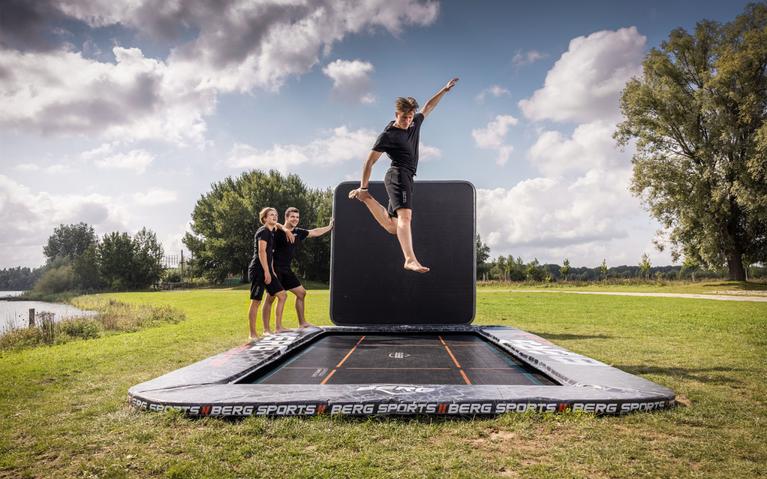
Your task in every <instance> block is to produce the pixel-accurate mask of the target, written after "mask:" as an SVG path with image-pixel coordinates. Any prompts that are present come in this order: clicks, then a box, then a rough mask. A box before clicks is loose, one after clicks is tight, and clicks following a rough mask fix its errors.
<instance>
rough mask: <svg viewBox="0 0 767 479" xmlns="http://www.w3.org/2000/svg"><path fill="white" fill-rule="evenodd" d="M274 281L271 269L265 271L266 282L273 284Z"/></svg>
mask: <svg viewBox="0 0 767 479" xmlns="http://www.w3.org/2000/svg"><path fill="white" fill-rule="evenodd" d="M271 282H272V275H271V274H269V271H264V284H271Z"/></svg>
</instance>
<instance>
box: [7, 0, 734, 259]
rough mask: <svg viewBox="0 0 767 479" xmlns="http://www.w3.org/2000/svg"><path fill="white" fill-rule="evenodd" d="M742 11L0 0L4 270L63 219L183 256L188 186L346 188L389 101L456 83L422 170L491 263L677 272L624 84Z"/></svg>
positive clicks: (718, 6)
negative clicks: (639, 181)
mask: <svg viewBox="0 0 767 479" xmlns="http://www.w3.org/2000/svg"><path fill="white" fill-rule="evenodd" d="M747 3H748V2H745V1H729V2H721V1H703V2H701V1H669V0H664V1H653V0H651V1H643V2H614V1H609V2H608V1H583V2H569V1H568V2H553V1H545V0H542V1H538V2H508V1H498V2H492V1H478V2H463V1H421V0H367V1H338V0H332V1H300V0H259V1H242V0H220V1H218V2H210V1H208V0H175V1H168V2H154V1H150V0H131V1H122V2H121V1H113V0H40V1H36V2H28V1H26V0H4V1H3V2H2V3H0V105H1V106H0V268H7V267H15V266H30V267H33V266H39V265H41V264H42V263H43V262H44V260H45V258H44V256H43V252H42V247H43V244H45V242H46V241H47V238H48V237H49V236H50V235H51V234H52V232H53V229H54V228H55V227H56V226H57V225H59V224H71V223H78V222H85V223H88V224H90V225H92V226H93V227H94V228H95V230H96V233H97V234H98V235H99V236H101V235H103V234H105V233H108V232H111V231H127V232H130V233H135V232H136V231H138V230H139V229H141V228H142V227H147V228H149V229H151V230H153V231H155V232H156V233H157V235H158V238H159V239H160V240H161V241H162V243H163V245H164V247H165V250H166V254H178V252H179V251H180V250H181V249H184V246H183V244H182V242H181V238H182V237H183V235H184V233H185V232H186V231H189V223H190V219H191V213H192V211H193V209H194V205H195V203H196V201H197V200H198V199H199V198H200V196H201V195H204V194H205V193H207V192H208V191H210V186H211V184H213V183H216V182H219V181H221V180H223V179H225V178H226V177H229V176H237V175H239V174H241V173H242V172H244V171H248V170H251V169H262V170H269V169H276V170H279V171H281V172H283V173H296V174H298V175H299V176H300V177H301V178H302V179H303V181H304V182H305V183H306V184H307V185H308V186H310V187H313V188H332V187H334V186H335V185H337V184H338V183H340V182H342V181H347V180H357V179H358V178H359V177H360V171H361V167H362V164H363V162H364V160H365V158H366V157H367V153H368V152H369V151H370V147H371V146H372V145H373V142H374V140H375V138H376V136H377V135H378V134H379V133H380V132H381V131H382V129H383V128H384V127H385V126H386V124H387V123H388V122H389V121H390V120H391V119H393V114H394V100H395V98H396V97H398V96H413V97H415V98H417V99H418V101H419V102H420V103H421V105H423V104H424V103H426V101H427V100H428V99H429V98H430V97H431V96H432V95H434V94H435V93H436V92H437V91H439V90H440V88H442V87H443V86H444V85H445V84H446V83H447V81H448V80H450V79H451V78H453V77H458V78H460V81H459V82H458V84H457V86H456V87H455V88H453V89H452V90H451V91H450V92H449V93H447V94H446V95H445V96H444V97H443V99H442V101H441V102H440V104H439V105H438V107H437V108H436V109H435V110H434V111H433V112H432V114H431V115H430V116H429V118H428V119H427V120H426V121H425V122H424V124H423V127H422V130H421V146H420V155H421V162H420V163H419V169H418V176H417V178H416V181H418V180H451V179H456V180H468V181H471V182H472V183H473V184H474V185H475V186H476V188H477V229H478V232H479V234H480V235H481V237H482V240H483V241H484V242H485V243H487V244H488V245H489V246H490V248H491V256H492V257H497V256H498V255H509V254H512V255H514V256H515V257H518V256H521V257H522V258H523V259H525V260H526V261H529V260H532V259H533V258H537V259H538V260H539V261H540V262H542V263H556V264H561V263H562V260H563V259H564V258H569V260H570V264H571V265H572V266H576V267H577V266H590V267H594V266H597V265H599V264H600V263H601V262H602V260H603V259H604V260H606V262H607V264H608V265H609V266H617V265H622V264H629V265H631V264H638V262H639V260H640V258H641V256H642V254H647V255H648V256H649V257H650V260H651V262H652V263H653V265H665V264H672V258H671V256H670V253H669V248H666V249H665V250H664V251H662V252H661V251H659V250H658V249H657V248H656V247H655V246H654V240H655V241H658V240H660V241H661V242H662V241H663V233H662V232H660V233H659V230H660V226H659V224H658V223H657V222H656V221H655V220H653V219H652V218H651V216H650V214H649V213H648V212H647V211H646V209H645V208H644V207H643V205H642V203H641V201H640V199H639V198H637V197H635V196H633V195H632V194H631V192H630V191H629V186H630V180H631V175H632V170H631V155H632V149H631V146H629V147H627V148H625V149H623V150H621V149H620V148H618V146H617V145H616V144H615V141H614V140H613V138H612V135H613V132H614V131H615V126H616V125H617V124H618V123H619V122H620V121H621V114H620V110H619V98H620V94H621V91H622V89H623V87H624V86H625V84H626V82H627V81H628V80H630V79H631V78H632V77H637V76H640V75H641V63H642V60H643V58H644V56H645V55H646V54H647V53H648V51H649V50H650V49H652V48H657V47H659V46H660V44H661V42H663V41H664V40H665V39H667V38H668V35H669V33H670V32H671V31H672V30H673V29H675V28H680V27H681V28H684V29H686V30H688V31H691V30H692V29H694V27H695V24H696V22H698V21H700V20H703V19H708V20H715V21H719V22H723V23H724V22H728V21H731V20H732V19H734V18H735V16H737V15H738V14H739V13H741V12H742V11H743V8H744V7H745V5H746V4H747ZM388 163H389V162H388V161H387V159H386V157H385V156H384V157H382V159H381V160H379V162H378V164H377V165H376V167H375V169H374V171H373V176H372V178H373V179H382V178H383V174H384V172H385V171H386V168H387V167H388ZM416 188H417V187H416ZM416 208H417V205H416ZM414 214H415V216H417V209H416V210H415V211H414ZM304 226H308V227H313V226H316V225H304Z"/></svg>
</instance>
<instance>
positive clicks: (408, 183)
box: [384, 166, 413, 218]
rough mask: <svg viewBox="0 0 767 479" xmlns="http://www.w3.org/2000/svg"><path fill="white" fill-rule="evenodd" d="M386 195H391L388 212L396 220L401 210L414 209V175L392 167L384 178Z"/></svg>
mask: <svg viewBox="0 0 767 479" xmlns="http://www.w3.org/2000/svg"><path fill="white" fill-rule="evenodd" d="M384 186H385V187H386V194H387V195H389V206H388V207H387V208H386V211H387V212H388V213H389V216H391V217H392V218H395V217H396V216H397V210H398V209H400V208H409V209H412V208H413V173H411V172H410V171H408V170H406V169H404V168H398V167H396V166H392V167H391V168H389V171H387V172H386V176H384Z"/></svg>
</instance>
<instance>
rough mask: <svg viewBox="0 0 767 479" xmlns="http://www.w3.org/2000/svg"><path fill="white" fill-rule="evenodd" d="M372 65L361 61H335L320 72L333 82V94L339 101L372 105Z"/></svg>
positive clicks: (373, 98)
mask: <svg viewBox="0 0 767 479" xmlns="http://www.w3.org/2000/svg"><path fill="white" fill-rule="evenodd" d="M373 70H374V68H373V64H372V63H368V62H363V61H361V60H353V61H347V60H336V61H334V62H332V63H329V64H328V65H327V66H325V68H323V69H322V72H323V73H324V74H325V75H327V76H328V77H329V78H330V79H332V80H333V94H334V95H335V96H336V97H337V98H340V99H343V100H347V101H355V102H360V103H368V104H369V103H374V102H375V97H374V96H373V94H372V93H371V92H370V74H371V73H372V72H373Z"/></svg>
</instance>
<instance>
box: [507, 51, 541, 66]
mask: <svg viewBox="0 0 767 479" xmlns="http://www.w3.org/2000/svg"><path fill="white" fill-rule="evenodd" d="M547 56H548V55H546V54H545V53H541V52H539V51H538V50H528V51H526V52H524V53H522V50H517V51H516V53H514V57H513V58H512V59H511V64H512V65H513V66H515V67H521V66H524V65H529V64H530V63H535V62H537V61H538V60H543V59H544V58H546V57H547Z"/></svg>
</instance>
